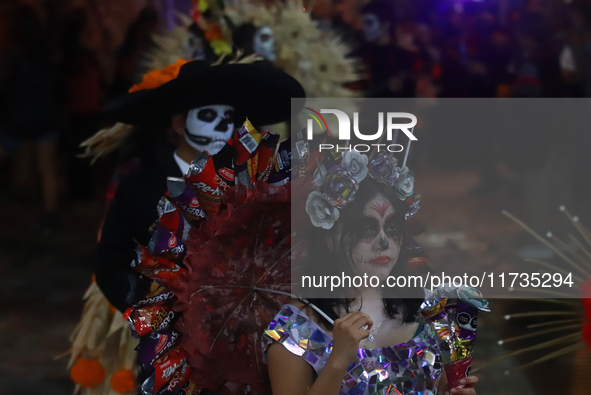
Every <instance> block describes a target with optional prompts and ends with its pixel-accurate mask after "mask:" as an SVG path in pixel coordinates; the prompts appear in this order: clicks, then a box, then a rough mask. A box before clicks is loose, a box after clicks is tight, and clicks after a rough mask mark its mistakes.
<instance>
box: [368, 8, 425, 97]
mask: <svg viewBox="0 0 591 395" xmlns="http://www.w3.org/2000/svg"><path fill="white" fill-rule="evenodd" d="M362 14H363V16H362V18H363V33H364V37H365V41H366V42H367V44H366V45H365V46H364V49H363V53H362V57H363V61H364V63H365V65H366V67H367V71H368V73H369V84H368V87H367V89H366V92H365V95H366V96H367V97H414V96H415V89H416V86H415V85H416V84H415V80H414V78H413V77H414V76H413V68H414V65H415V62H416V60H417V54H416V53H414V52H412V51H410V50H408V49H405V48H402V47H401V46H399V45H397V43H396V42H395V39H394V36H395V29H394V18H395V13H394V10H393V8H392V5H391V4H390V3H388V2H385V1H383V0H378V1H374V2H370V3H368V4H367V5H366V6H365V7H364V8H363V9H362Z"/></svg>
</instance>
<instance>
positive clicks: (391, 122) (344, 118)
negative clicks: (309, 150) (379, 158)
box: [302, 107, 417, 152]
mask: <svg viewBox="0 0 591 395" xmlns="http://www.w3.org/2000/svg"><path fill="white" fill-rule="evenodd" d="M302 113H304V114H306V115H308V116H310V118H309V119H308V120H307V124H306V126H307V139H308V140H313V139H314V122H316V124H317V125H318V126H319V127H320V131H321V132H323V133H324V132H326V134H327V135H328V136H329V137H333V138H338V139H339V140H344V141H349V140H351V130H353V133H355V136H356V137H357V138H358V139H359V140H363V141H374V142H376V143H374V144H356V145H353V146H351V145H344V146H341V145H338V146H337V147H336V149H337V151H351V150H353V151H357V152H368V151H370V150H371V149H372V147H376V148H377V151H378V152H380V149H384V150H387V151H388V152H401V151H402V150H403V149H404V147H403V146H402V145H401V144H384V143H378V142H379V141H380V139H381V137H382V135H383V133H384V124H385V125H386V126H385V129H386V141H390V142H391V141H392V140H393V138H394V136H395V135H394V131H396V130H399V131H401V132H403V133H404V134H405V135H406V136H407V137H408V138H409V139H410V140H412V141H417V138H416V137H415V136H414V134H413V130H412V129H413V128H414V127H415V126H416V124H417V117H416V116H414V115H413V114H411V113H408V112H387V113H386V114H385V115H384V113H383V112H378V113H377V115H378V131H377V132H375V133H373V134H364V133H362V132H361V131H360V128H359V112H357V111H355V112H353V127H351V119H350V118H349V115H347V113H345V112H344V111H341V110H337V109H334V108H323V109H321V110H320V112H318V111H316V110H313V109H311V108H308V107H304V109H303V111H302ZM322 114H333V115H335V116H336V117H337V121H338V128H339V130H338V133H337V134H336V135H333V134H332V133H331V131H330V129H329V128H328V124H327V122H326V119H325V118H324V117H323V116H322ZM400 119H407V120H410V122H406V123H399V120H400ZM334 148H335V145H334V144H325V143H322V144H319V150H320V151H321V152H322V151H323V150H332V149H334Z"/></svg>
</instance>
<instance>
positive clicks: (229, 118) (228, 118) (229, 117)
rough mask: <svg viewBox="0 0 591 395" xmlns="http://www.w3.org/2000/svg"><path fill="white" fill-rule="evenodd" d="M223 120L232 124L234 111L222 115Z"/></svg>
mask: <svg viewBox="0 0 591 395" xmlns="http://www.w3.org/2000/svg"><path fill="white" fill-rule="evenodd" d="M224 119H225V120H226V122H228V123H234V111H232V110H228V111H226V112H225V113H224Z"/></svg>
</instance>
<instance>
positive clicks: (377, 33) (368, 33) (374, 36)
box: [362, 14, 384, 43]
mask: <svg viewBox="0 0 591 395" xmlns="http://www.w3.org/2000/svg"><path fill="white" fill-rule="evenodd" d="M362 21H363V34H364V35H365V40H367V42H370V43H373V42H376V41H377V40H379V39H380V37H382V36H383V35H384V29H383V28H382V24H381V23H380V20H379V18H378V17H377V15H376V14H365V15H363V19H362Z"/></svg>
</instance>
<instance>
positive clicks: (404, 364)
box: [264, 305, 443, 395]
mask: <svg viewBox="0 0 591 395" xmlns="http://www.w3.org/2000/svg"><path fill="white" fill-rule="evenodd" d="M332 340H333V339H332V338H331V337H330V336H329V335H328V334H327V333H326V332H325V331H324V330H323V329H322V328H321V327H320V326H318V324H316V323H315V322H314V321H312V320H311V319H310V318H309V317H308V316H307V315H306V314H304V313H303V312H302V311H300V310H299V309H298V308H296V307H294V306H292V305H284V306H283V307H282V308H281V310H280V311H279V313H277V315H276V316H275V318H274V319H273V321H271V323H270V324H269V327H268V328H267V330H266V331H265V340H264V341H265V345H266V346H269V345H270V344H271V343H272V342H274V341H277V342H279V343H281V344H282V345H283V346H284V347H285V348H286V349H287V350H288V351H289V352H291V353H292V354H294V355H297V356H299V357H301V358H302V359H304V360H305V361H306V362H307V363H308V364H309V365H310V366H312V368H313V369H314V371H315V372H316V373H317V374H318V373H320V371H321V370H322V368H323V367H324V365H325V363H326V361H327V360H328V358H329V356H330V353H331V352H332V343H333V341H332ZM442 368H443V366H442V364H441V357H440V351H439V347H438V340H437V336H436V335H434V334H433V333H432V331H431V330H430V328H429V326H421V327H420V329H419V331H418V333H416V334H415V336H414V337H413V338H412V339H411V340H409V341H408V342H406V343H402V344H398V345H394V346H391V347H382V348H376V349H371V350H369V349H362V348H361V349H359V352H358V354H357V358H356V360H355V362H354V363H352V364H351V365H350V366H349V368H348V369H347V374H346V375H345V377H344V378H343V383H342V385H341V391H340V393H339V394H340V395H370V394H371V395H378V394H379V395H391V394H392V395H393V394H397V395H399V394H404V395H407V394H408V395H410V394H417V395H418V394H421V395H433V394H436V393H437V384H438V383H439V379H440V377H441V372H442ZM286 374H289V373H288V372H286Z"/></svg>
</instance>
